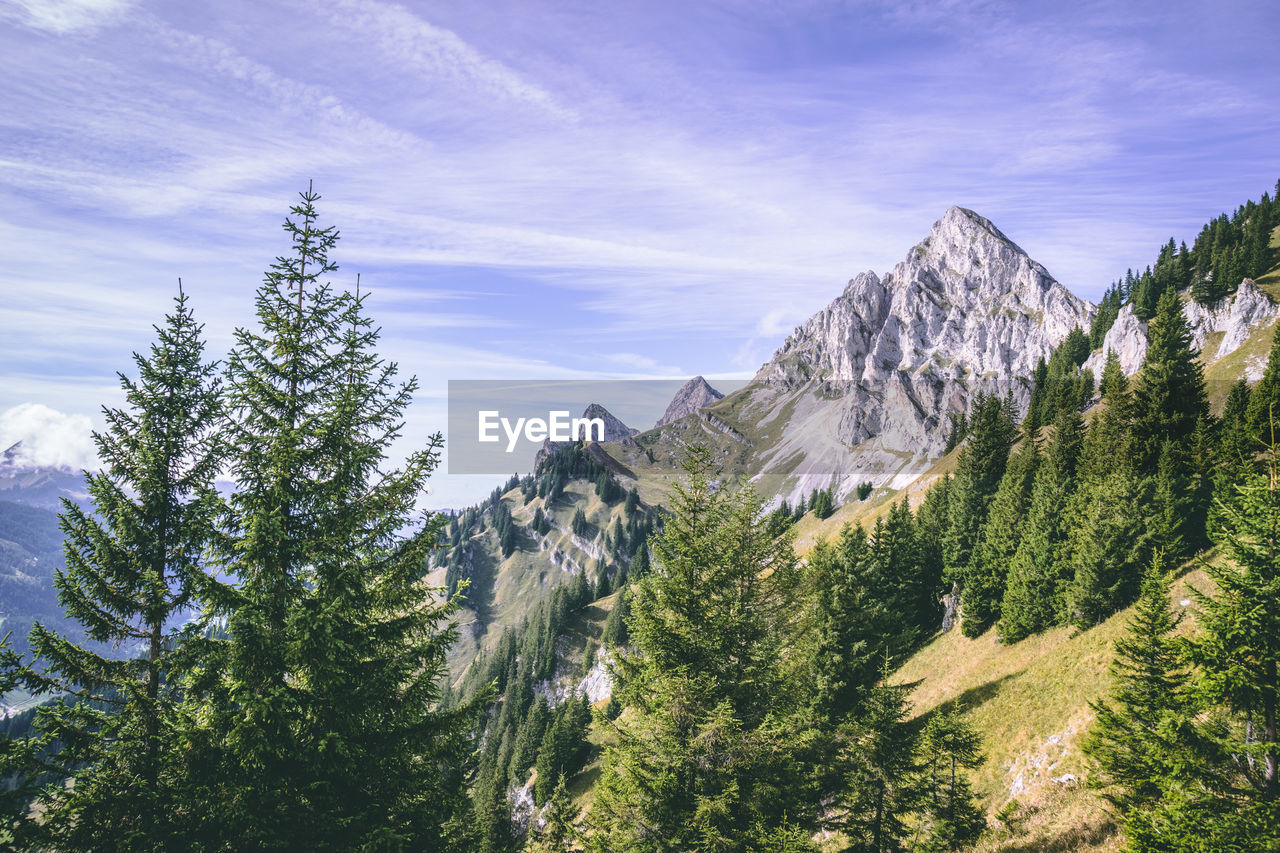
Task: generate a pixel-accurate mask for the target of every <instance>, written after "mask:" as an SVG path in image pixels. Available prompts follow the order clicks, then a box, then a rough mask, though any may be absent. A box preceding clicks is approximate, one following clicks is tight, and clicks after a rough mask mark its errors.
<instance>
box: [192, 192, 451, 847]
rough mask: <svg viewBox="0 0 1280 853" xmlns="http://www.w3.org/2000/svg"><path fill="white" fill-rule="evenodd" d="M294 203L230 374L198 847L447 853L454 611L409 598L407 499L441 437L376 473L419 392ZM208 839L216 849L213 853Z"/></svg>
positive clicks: (414, 589)
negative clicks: (218, 615) (221, 572)
mask: <svg viewBox="0 0 1280 853" xmlns="http://www.w3.org/2000/svg"><path fill="white" fill-rule="evenodd" d="M318 198H319V197H318V196H317V195H316V194H315V193H314V192H312V191H310V190H308V191H307V192H305V193H303V194H302V197H301V201H300V203H299V204H297V205H295V206H294V207H293V208H292V218H288V219H286V220H285V230H286V232H287V233H288V234H289V236H290V240H291V244H292V245H291V254H290V255H289V256H287V257H281V258H279V259H277V261H276V263H275V265H274V266H273V267H272V269H271V270H270V271H269V272H268V273H267V276H266V279H265V281H264V282H263V284H262V286H261V287H260V288H259V290H258V294H257V309H258V311H257V313H258V321H259V324H260V325H259V328H258V329H257V330H250V329H240V330H238V331H237V332H236V344H235V348H234V350H233V351H232V354H231V358H230V363H229V367H228V374H227V375H228V380H229V384H230V393H229V398H230V399H229V403H230V410H231V414H232V421H231V426H230V437H229V442H230V448H231V453H230V468H231V473H232V475H233V476H234V477H235V479H236V481H237V483H238V485H239V489H238V491H237V492H236V493H235V494H234V495H233V496H232V497H231V499H230V512H229V514H228V517H227V519H226V528H227V533H228V536H227V542H226V547H225V549H224V551H225V553H224V556H223V560H224V563H225V565H226V568H227V570H228V571H229V572H230V574H231V575H233V576H234V577H235V579H236V580H237V583H236V585H235V586H229V587H226V588H224V590H223V591H222V594H221V596H222V601H221V602H220V603H219V605H220V608H221V610H223V611H224V612H226V613H227V614H228V616H227V638H226V640H224V641H217V642H215V643H214V644H213V645H214V646H215V649H216V655H217V657H216V658H215V660H214V663H213V664H212V665H211V667H210V670H211V672H212V673H213V674H214V676H215V677H212V678H211V681H212V683H210V684H208V685H207V688H208V690H209V697H210V698H209V701H208V707H207V708H206V709H203V710H202V712H201V718H202V720H203V721H204V727H203V728H202V729H201V731H200V733H199V735H200V736H199V737H197V738H196V741H195V743H194V744H193V749H192V754H191V759H190V767H191V770H192V774H193V776H194V777H196V778H197V779H199V781H200V782H201V783H202V786H203V787H202V794H203V799H202V801H201V802H200V803H199V807H198V808H197V809H193V814H198V816H199V817H200V818H201V823H200V826H199V827H198V831H199V832H200V833H201V835H202V836H203V837H204V838H206V839H209V842H208V843H209V844H210V845H211V846H215V845H216V846H224V847H231V848H239V849H244V848H250V847H252V848H255V849H284V848H288V849H300V848H305V849H317V850H318V849H358V848H360V847H362V846H370V847H372V846H381V847H395V846H412V847H416V848H418V849H451V848H452V842H451V841H450V838H449V832H450V831H451V829H450V827H451V826H453V825H454V819H455V818H456V817H457V816H458V815H459V814H460V813H461V812H462V809H463V808H464V805H465V793H464V791H463V787H462V781H463V772H464V770H465V760H466V755H467V752H468V750H467V747H466V742H465V733H466V727H467V725H468V722H469V718H470V716H471V715H472V714H473V713H474V711H473V709H472V708H470V707H462V708H459V709H456V710H454V711H451V712H444V711H440V710H437V709H436V707H435V705H436V702H437V700H438V698H439V695H440V694H439V684H440V682H441V680H442V678H443V677H444V675H445V673H446V671H447V663H446V659H445V655H446V653H447V652H448V650H449V648H450V647H451V646H452V645H453V642H454V640H455V639H456V637H457V632H456V629H455V628H454V626H453V624H452V623H451V622H450V620H451V619H452V616H453V614H454V612H455V611H456V609H457V607H458V606H459V599H458V598H456V597H455V598H454V599H452V600H447V601H443V602H441V601H438V600H437V598H436V596H435V595H434V592H433V591H432V590H430V589H425V588H424V587H423V586H422V585H421V583H420V580H421V574H422V566H423V565H424V562H425V558H426V556H427V553H428V552H429V550H430V548H431V546H432V544H433V543H434V542H435V541H436V540H437V538H438V536H439V533H440V530H441V525H442V520H441V519H440V518H439V517H429V516H428V517H426V518H423V519H422V520H421V522H420V523H419V525H418V527H417V530H416V532H414V533H412V534H410V535H409V536H408V537H404V536H402V534H401V531H402V530H404V529H405V528H406V527H408V526H410V524H411V522H412V521H413V513H414V502H415V500H416V498H417V496H418V495H419V494H420V493H421V491H422V489H423V486H424V484H425V481H426V478H427V477H428V476H429V474H430V473H431V471H432V470H433V469H434V468H435V466H436V464H437V463H438V460H439V448H440V444H441V438H440V436H439V435H438V434H437V435H435V436H432V437H431V438H430V439H429V440H428V442H427V447H426V448H425V449H423V450H419V451H416V452H413V453H411V454H410V455H409V456H408V458H407V460H406V462H405V464H404V466H403V467H401V468H399V469H393V470H389V469H387V468H386V467H385V466H384V462H385V458H386V454H387V451H388V448H389V447H390V445H391V443H392V442H393V441H394V440H395V439H396V438H397V437H398V436H399V434H400V430H401V427H402V423H403V421H402V418H403V412H404V410H405V408H406V407H407V405H408V404H409V401H410V398H411V395H412V392H413V390H414V387H415V382H414V381H413V380H410V381H409V382H407V383H404V384H397V380H396V366H395V365H394V364H391V363H388V362H385V361H383V360H381V359H380V358H379V357H378V356H377V354H376V353H375V351H374V346H375V345H376V343H377V340H378V332H377V330H376V329H375V328H373V326H372V324H371V323H370V321H369V319H368V317H367V316H366V314H365V311H364V302H365V298H364V297H363V296H362V295H361V294H360V293H359V292H358V291H357V292H356V293H355V294H352V293H347V292H335V291H334V290H333V289H332V288H331V287H330V286H329V285H328V284H327V283H324V282H323V279H324V277H326V276H327V275H328V274H330V273H331V272H333V271H334V270H335V269H336V267H335V266H334V265H333V264H332V263H330V261H329V258H328V253H329V251H330V249H331V248H332V247H333V246H334V244H335V242H336V241H337V232H336V231H335V230H334V229H333V228H332V227H329V228H319V227H318V226H317V224H316V222H317V214H316V210H315V207H314V203H315V201H316V200H317V199H318ZM215 839H216V840H217V841H215Z"/></svg>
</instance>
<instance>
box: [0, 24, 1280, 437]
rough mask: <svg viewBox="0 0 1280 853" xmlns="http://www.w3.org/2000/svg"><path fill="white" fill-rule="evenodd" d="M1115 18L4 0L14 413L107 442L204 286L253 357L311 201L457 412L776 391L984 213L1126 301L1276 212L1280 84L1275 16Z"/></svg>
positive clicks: (431, 390)
mask: <svg viewBox="0 0 1280 853" xmlns="http://www.w3.org/2000/svg"><path fill="white" fill-rule="evenodd" d="M1083 2H1084V6H1083V7H1081V6H1080V4H1076V5H1075V6H1073V7H1071V8H1065V7H1061V5H1060V4H1053V3H1048V2H1035V3H1013V2H1003V0H990V1H989V2H988V0H953V1H952V2H912V3H902V2H889V0H874V2H873V0H857V2H836V0H831V2H827V0H812V1H811V2H804V3H787V4H776V3H757V2H752V0H728V2H719V0H717V2H712V3H674V2H666V0H658V2H654V3H646V4H630V5H628V4H604V5H601V4H587V3H581V4H579V3H559V2H557V3H550V2H541V0H497V2H495V3H485V4H460V3H449V2H445V0H416V2H403V3H399V4H397V3H389V2H381V0H339V1H338V2H335V3H324V4H307V3H302V2H300V0H280V2H272V3H258V2H248V0H228V2H226V3H219V4H216V6H206V7H200V8H199V9H198V10H197V9H196V8H195V7H188V6H185V5H182V4H169V5H166V4H156V3H146V4H137V5H133V4H126V3H122V2H108V0H93V1H91V0H78V2H71V0H64V2H61V3H59V2H41V3H37V2H32V0H0V17H2V18H3V19H4V21H5V23H6V24H10V23H11V24H14V26H6V27H3V28H0V74H2V75H3V76H4V79H5V80H6V114H5V122H4V126H3V128H0V211H3V213H0V288H3V292H4V293H5V298H4V300H2V301H0V326H3V328H4V331H5V334H4V335H2V336H0V359H3V360H4V361H5V363H6V364H8V365H13V366H14V367H13V369H12V370H11V371H10V372H9V374H8V375H7V377H6V382H5V383H3V385H0V406H9V407H12V406H14V405H17V404H19V403H23V402H37V401H39V402H44V403H46V404H47V405H51V406H55V407H57V408H61V409H63V410H64V411H68V412H72V411H74V410H75V406H76V401H77V400H81V401H82V402H81V405H82V406H83V410H84V411H83V413H84V414H86V415H89V416H92V414H93V410H94V409H95V408H96V405H97V402H98V401H97V400H93V401H87V400H84V396H85V395H84V394H83V393H82V390H83V388H84V387H85V386H86V385H91V386H92V387H109V386H110V385H111V382H110V381H109V380H110V377H111V371H112V370H114V369H116V368H120V367H124V366H127V359H128V354H129V353H130V352H131V351H132V350H134V349H139V348H141V347H144V346H145V345H146V342H147V341H148V340H149V338H150V335H151V332H150V325H151V324H152V323H154V322H157V321H159V320H160V318H161V317H162V316H163V312H164V310H165V308H166V307H167V306H168V300H169V299H170V298H171V296H172V293H173V290H174V287H175V282H176V279H177V277H178V276H182V277H183V279H184V281H185V282H187V284H188V288H189V291H190V292H191V293H192V295H193V300H194V301H195V303H196V307H197V310H198V311H199V312H200V316H201V317H202V319H204V321H205V322H206V323H207V324H208V334H209V336H210V339H211V342H212V347H213V349H214V350H215V351H220V350H222V349H225V347H226V345H227V344H228V342H229V341H230V336H231V331H232V329H233V328H234V327H235V326H236V325H240V324H244V323H247V322H250V321H251V320H252V318H251V317H250V316H249V312H250V309H251V304H252V302H251V299H252V291H253V288H254V287H255V285H256V284H257V283H258V281H259V280H260V277H261V271H262V270H263V268H264V267H266V266H267V264H269V263H270V261H271V259H272V258H273V257H274V256H275V255H277V254H280V253H282V252H284V251H286V248H287V247H286V245H285V244H284V242H283V241H284V238H283V235H282V233H281V231H280V230H279V222H280V219H281V217H282V215H283V213H284V211H285V209H286V207H287V205H288V204H289V203H290V202H291V200H292V199H293V198H294V195H293V194H294V193H295V192H296V191H297V190H298V189H300V188H302V187H304V186H305V185H306V182H307V181H308V180H309V179H313V178H314V179H315V181H316V186H317V187H318V188H319V190H320V191H321V192H322V194H323V195H324V196H325V199H324V201H323V202H322V204H321V212H322V214H323V216H324V217H325V220H324V221H325V222H326V223H329V222H332V223H336V224H337V225H339V226H340V228H341V229H342V232H343V240H342V242H341V243H340V244H339V247H338V251H337V253H336V259H337V260H338V262H339V263H341V264H342V265H343V268H342V270H341V271H340V272H339V273H338V274H337V276H336V277H335V283H336V284H338V285H342V286H349V285H351V284H352V283H353V282H354V277H355V274H356V273H357V272H359V273H361V274H362V275H363V281H364V283H365V285H366V286H367V287H369V288H371V289H372V291H373V292H374V294H375V298H374V299H373V300H372V302H371V309H372V310H373V312H374V314H375V316H376V317H377V318H378V319H379V320H380V321H381V322H382V324H383V327H384V334H385V338H384V345H385V347H386V349H387V351H388V353H389V354H390V355H391V356H392V357H394V358H396V359H398V360H399V361H400V362H401V363H402V365H403V366H404V368H405V369H406V371H408V372H418V373H420V374H422V375H423V376H424V387H423V394H422V396H423V398H424V404H423V407H421V408H420V410H419V411H421V412H422V413H423V415H422V417H424V418H430V417H435V416H437V415H438V414H439V412H438V410H437V409H436V408H433V404H432V403H431V402H430V401H431V400H433V399H438V398H439V392H440V387H438V386H440V385H441V383H442V382H443V380H444V379H447V378H449V376H450V375H453V376H455V377H456V376H458V375H463V374H465V375H468V376H471V377H479V376H484V375H491V376H502V375H507V376H536V375H540V374H541V375H579V374H587V373H590V372H591V371H595V372H602V371H608V372H624V371H635V372H663V371H666V370H667V369H677V368H678V369H680V370H683V371H688V372H691V373H704V374H712V373H741V372H744V371H745V372H750V371H752V370H753V369H754V367H755V366H757V365H758V364H759V363H760V362H761V361H763V360H764V359H765V358H767V357H768V356H769V354H770V353H771V352H772V351H773V350H774V349H775V348H776V347H777V346H778V344H779V343H780V342H781V340H782V339H783V338H784V337H785V336H786V333H787V332H788V331H789V330H790V328H791V327H792V326H794V325H795V324H796V323H799V322H801V321H802V320H803V319H804V318H805V317H806V316H807V315H808V314H810V313H812V312H813V311H815V310H817V309H819V308H820V307H821V306H822V305H823V304H825V303H826V302H828V301H829V300H830V299H831V298H833V297H834V296H835V295H837V294H838V293H839V292H840V291H841V289H842V286H843V282H844V281H846V280H847V279H848V278H849V277H850V276H851V275H853V274H855V273H856V272H858V271H861V270H864V269H867V268H873V269H876V270H878V271H880V272H883V271H885V270H886V269H887V268H889V267H890V266H892V264H894V263H896V262H897V261H899V260H901V259H902V257H903V255H904V254H905V252H906V251H907V249H908V248H909V247H910V246H911V245H913V244H914V243H915V242H916V241H917V240H918V239H919V238H920V237H921V236H922V235H923V234H924V233H925V232H926V231H927V230H928V228H929V226H930V224H931V223H932V222H933V221H934V219H936V218H937V217H938V216H939V215H940V214H941V213H942V211H943V210H945V208H946V207H947V206H948V205H949V204H953V203H959V204H964V205H966V206H969V207H973V208H975V209H977V210H979V211H980V212H982V213H983V214H984V215H987V216H990V217H991V218H992V219H993V220H995V221H996V222H997V224H999V225H1000V227H1001V228H1002V229H1003V230H1004V231H1006V233H1008V234H1009V235H1010V236H1011V237H1012V238H1013V239H1015V240H1016V241H1017V242H1018V243H1019V244H1021V245H1022V246H1023V247H1024V248H1026V249H1027V250H1028V251H1029V252H1030V253H1031V254H1032V255H1033V256H1035V257H1036V258H1037V259H1038V260H1040V261H1042V262H1043V263H1045V265H1046V266H1047V267H1048V268H1049V269H1050V271H1051V272H1053V273H1054V274H1055V275H1056V276H1057V277H1058V278H1059V279H1060V280H1062V281H1063V282H1064V283H1065V284H1067V285H1068V286H1070V287H1072V288H1073V289H1075V290H1077V292H1079V293H1081V294H1082V295H1085V296H1096V295H1098V293H1100V292H1101V290H1102V288H1103V287H1105V285H1106V284H1107V282H1108V281H1110V280H1111V279H1112V278H1113V277H1115V276H1116V275H1117V274H1119V273H1121V272H1122V271H1123V269H1124V268H1125V267H1127V266H1136V265H1141V264H1145V263H1147V262H1149V260H1150V255H1151V254H1152V252H1153V250H1154V248H1155V247H1156V246H1157V245H1159V244H1160V243H1162V242H1163V241H1164V240H1166V239H1167V238H1168V236H1170V235H1171V234H1173V235H1176V236H1178V237H1187V238H1190V237H1192V236H1194V235H1193V231H1194V229H1195V227H1196V226H1198V224H1199V222H1201V221H1203V220H1204V218H1206V217H1208V216H1212V215H1214V214H1216V213H1217V212H1218V211H1219V210H1221V209H1222V208H1224V207H1228V206H1231V205H1233V204H1235V203H1237V202H1239V201H1241V200H1242V199H1243V198H1245V197H1248V196H1256V195H1257V194H1258V193H1259V192H1260V191H1261V190H1262V189H1264V188H1267V187H1269V186H1270V185H1271V183H1272V182H1273V181H1274V178H1275V175H1274V174H1272V172H1274V171H1275V169H1276V167H1275V162H1274V154H1273V148H1274V145H1273V143H1272V140H1274V138H1275V133H1276V131H1277V130H1280V119H1276V118H1274V117H1272V116H1271V113H1270V111H1268V110H1267V109H1266V108H1265V107H1266V105H1268V104H1271V103H1274V101H1275V98H1276V96H1277V95H1278V94H1280V92H1278V91H1277V84H1276V81H1275V80H1274V79H1273V77H1269V76H1267V75H1265V74H1259V73H1257V72H1256V64H1251V63H1249V62H1247V61H1245V60H1243V59H1240V58H1239V57H1238V56H1237V55H1236V54H1237V52H1238V53H1240V54H1241V55H1242V56H1248V55H1249V53H1250V51H1255V52H1256V50H1258V49H1259V40H1261V41H1262V42H1265V39H1263V38H1262V36H1260V35H1259V34H1260V33H1265V32H1267V31H1268V29H1270V31H1272V32H1274V24H1275V23H1276V22H1275V20H1274V17H1275V14H1276V13H1275V12H1274V11H1270V12H1269V11H1267V10H1266V9H1263V8H1261V6H1262V5H1264V4H1259V8H1257V9H1252V8H1251V9H1242V10H1240V13H1239V14H1238V15H1235V16H1219V17H1215V16H1213V15H1212V14H1211V13H1210V12H1208V11H1205V10H1203V9H1199V8H1198V7H1196V6H1195V4H1189V3H1187V4H1182V3H1175V4H1174V6H1173V7H1169V6H1167V5H1166V4H1156V3H1154V2H1153V3H1138V4H1128V5H1126V6H1125V7H1124V8H1123V9H1117V8H1114V6H1115V4H1105V3H1101V2H1096V3H1095V2H1093V0H1083ZM1268 16H1270V17H1268ZM1184 24H1185V25H1184ZM1188 29H1191V30H1194V31H1196V32H1200V33H1209V34H1210V35H1206V36H1204V37H1197V36H1195V32H1193V33H1191V34H1188V32H1187V30H1188ZM1219 42H1221V45H1219ZM1225 45H1231V46H1232V48H1231V49H1229V48H1228V47H1225ZM1236 46H1239V50H1238V51H1237V50H1235V49H1234V48H1235V47H1236ZM1223 128H1230V131H1231V132H1230V133H1225V132H1222V129H1223ZM139 306H142V307H139ZM95 365H96V366H95ZM41 369H43V370H44V371H45V374H46V376H47V377H48V382H47V385H46V387H45V389H44V391H43V392H42V391H41V390H40V388H39V383H38V382H32V381H29V379H30V377H38V376H39V374H40V371H41ZM18 375H21V376H22V377H26V378H24V379H22V380H21V381H17V380H15V379H13V378H12V377H15V376H18ZM77 377H78V379H79V381H78V382H77V381H75V380H76V378H77ZM68 389H71V390H68ZM41 394H43V395H45V396H41ZM64 400H70V401H71V403H70V405H64V403H63V402H62V401H64ZM416 417H418V415H415V418H416Z"/></svg>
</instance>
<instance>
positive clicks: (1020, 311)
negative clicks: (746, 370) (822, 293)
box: [756, 207, 1094, 455]
mask: <svg viewBox="0 0 1280 853" xmlns="http://www.w3.org/2000/svg"><path fill="white" fill-rule="evenodd" d="M1093 313H1094V307H1093V305H1092V304H1091V303H1089V302H1086V301H1084V300H1082V299H1079V298H1078V297H1076V296H1075V295H1073V294H1072V293H1071V292H1070V291H1069V290H1067V289H1066V288H1065V287H1064V286H1062V285H1061V284H1059V283H1058V282H1057V281H1056V280H1055V279H1054V278H1053V277H1052V276H1051V275H1049V273H1048V272H1047V271H1046V270H1045V268H1044V267H1042V266H1041V265H1040V264H1038V263H1036V262H1035V261H1033V260H1032V259H1031V258H1029V257H1028V256H1027V254H1026V253H1025V252H1023V251H1022V249H1020V248H1019V247H1018V246H1017V245H1016V244H1015V243H1014V242H1013V241H1012V240H1010V239H1009V238H1008V237H1006V236H1005V235H1004V234H1002V233H1001V232H1000V230H999V229H997V228H996V227H995V226H994V225H992V224H991V222H989V221H988V220H986V219H984V218H983V217H981V216H979V215H978V214H976V213H974V212H973V211H971V210H966V209H964V208H960V207H952V208H950V209H949V210H947V212H946V214H945V215H944V216H943V217H942V218H941V219H940V220H938V221H937V222H936V223H934V226H933V229H932V230H931V231H930V233H929V236H928V237H926V238H925V239H924V240H923V241H921V242H920V243H919V244H918V245H917V246H915V247H914V248H912V250H911V251H910V252H909V253H908V254H907V257H906V259H905V260H904V261H903V262H902V263H900V264H898V265H897V266H895V267H894V268H893V269H892V270H891V271H890V272H888V273H886V274H885V276H884V277H883V278H881V277H879V276H878V275H876V273H874V272H871V271H868V272H864V273H861V274H859V275H858V276H857V277H856V278H854V279H853V280H852V281H850V282H849V284H848V286H847V287H846V288H845V290H844V293H842V294H841V295H840V297H839V298H837V299H836V300H835V301H834V302H832V303H831V304H830V305H828V306H827V307H826V308H824V309H823V310H822V311H820V312H818V313H817V314H815V315H814V316H813V317H811V318H810V319H809V320H808V321H807V322H805V323H804V324H803V325H802V326H800V327H799V328H797V329H796V330H795V332H794V333H792V335H791V336H790V337H789V338H788V339H787V341H786V343H784V344H783V346H782V347H781V348H780V349H779V350H778V351H777V353H775V354H774V357H773V359H771V360H770V361H769V362H768V363H767V364H765V365H764V366H763V367H762V368H761V369H760V371H759V373H757V374H756V381H757V382H763V383H768V384H772V385H776V386H782V387H785V388H794V387H796V386H799V385H803V384H806V383H821V384H823V385H824V386H826V387H827V388H828V389H829V393H830V394H831V395H832V396H833V397H838V398H841V399H842V400H844V401H845V407H844V412H843V415H842V416H841V418H840V423H839V437H840V438H841V440H842V441H844V442H845V443H847V444H849V445H856V444H859V443H861V442H865V441H867V440H868V439H871V438H873V437H878V438H879V439H880V441H881V442H882V444H883V445H884V447H885V449H886V450H889V451H895V452H907V453H912V454H924V455H937V454H939V453H940V452H941V450H942V449H943V446H944V444H945V440H946V436H945V429H944V427H945V423H946V413H947V412H949V411H956V410H961V409H964V408H965V407H966V406H967V403H968V400H969V398H970V396H971V395H972V393H973V392H974V391H975V390H978V389H983V390H986V391H989V392H994V393H1000V394H1004V393H1012V394H1013V396H1014V398H1015V399H1016V400H1018V401H1020V402H1025V400H1026V398H1027V397H1028V396H1029V394H1030V377H1031V375H1032V373H1033V371H1034V369H1035V365H1036V361H1037V360H1038V359H1039V358H1041V357H1045V358H1047V357H1048V356H1049V354H1050V353H1051V352H1052V350H1053V347H1054V346H1055V345H1057V343H1058V342H1059V341H1060V340H1062V338H1064V337H1065V336H1066V335H1067V333H1068V332H1070V331H1071V329H1072V328H1074V327H1076V326H1082V327H1085V328H1087V327H1088V325H1089V322H1090V320H1091V319H1092V317H1093Z"/></svg>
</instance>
